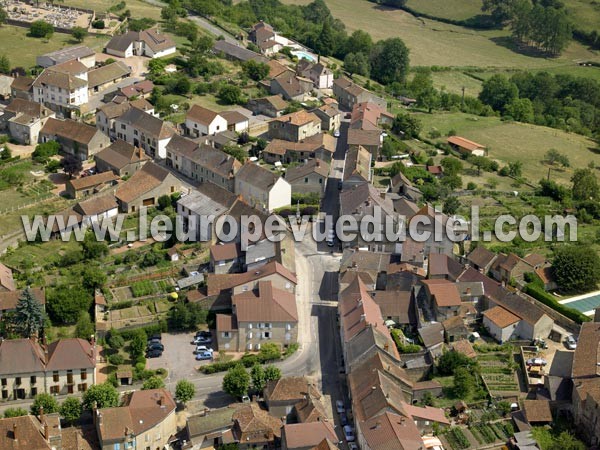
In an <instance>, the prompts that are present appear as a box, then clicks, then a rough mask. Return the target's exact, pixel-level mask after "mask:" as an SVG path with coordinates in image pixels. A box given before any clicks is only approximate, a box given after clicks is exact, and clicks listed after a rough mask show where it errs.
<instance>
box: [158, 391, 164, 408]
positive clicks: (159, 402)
mask: <svg viewBox="0 0 600 450" xmlns="http://www.w3.org/2000/svg"><path fill="white" fill-rule="evenodd" d="M164 404H165V396H164V395H162V394H160V395H159V397H158V406H163V405H164Z"/></svg>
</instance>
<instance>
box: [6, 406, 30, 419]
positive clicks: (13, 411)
mask: <svg viewBox="0 0 600 450" xmlns="http://www.w3.org/2000/svg"><path fill="white" fill-rule="evenodd" d="M27 414H28V413H27V410H26V409H23V408H7V409H5V410H4V418H5V419H10V418H11V417H21V416H26V415H27Z"/></svg>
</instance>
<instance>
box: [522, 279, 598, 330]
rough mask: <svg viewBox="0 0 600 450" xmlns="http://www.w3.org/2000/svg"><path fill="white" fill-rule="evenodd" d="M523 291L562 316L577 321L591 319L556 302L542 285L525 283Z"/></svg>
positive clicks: (581, 321)
mask: <svg viewBox="0 0 600 450" xmlns="http://www.w3.org/2000/svg"><path fill="white" fill-rule="evenodd" d="M523 292H525V293H526V294H528V295H531V296H532V297H533V298H535V299H536V300H539V301H540V302H542V303H543V304H544V305H546V306H549V307H550V308H552V309H554V310H555V311H557V312H559V313H561V314H562V315H563V316H565V317H568V318H569V319H571V320H574V321H575V322H577V323H583V322H589V321H590V320H591V319H590V318H589V317H588V316H586V315H585V314H583V313H581V312H579V311H576V310H574V309H571V308H568V307H567V306H565V305H562V304H560V303H558V302H557V301H556V299H555V298H554V297H553V296H552V295H551V294H548V293H547V292H546V291H544V288H543V287H541V286H538V285H537V284H535V283H529V284H527V285H525V288H524V289H523Z"/></svg>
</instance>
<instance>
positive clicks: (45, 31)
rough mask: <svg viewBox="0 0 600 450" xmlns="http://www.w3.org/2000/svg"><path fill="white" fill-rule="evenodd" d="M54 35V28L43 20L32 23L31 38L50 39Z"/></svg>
mask: <svg viewBox="0 0 600 450" xmlns="http://www.w3.org/2000/svg"><path fill="white" fill-rule="evenodd" d="M52 33H54V27H53V26H52V25H51V24H49V23H48V22H45V21H43V20H36V21H35V22H32V23H31V25H30V27H29V36H31V37H35V38H49V37H50V36H52Z"/></svg>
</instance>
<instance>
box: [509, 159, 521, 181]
mask: <svg viewBox="0 0 600 450" xmlns="http://www.w3.org/2000/svg"><path fill="white" fill-rule="evenodd" d="M522 174H523V162H522V161H514V162H511V163H508V175H509V176H511V177H514V178H519V177H520V176H521V175H522Z"/></svg>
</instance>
